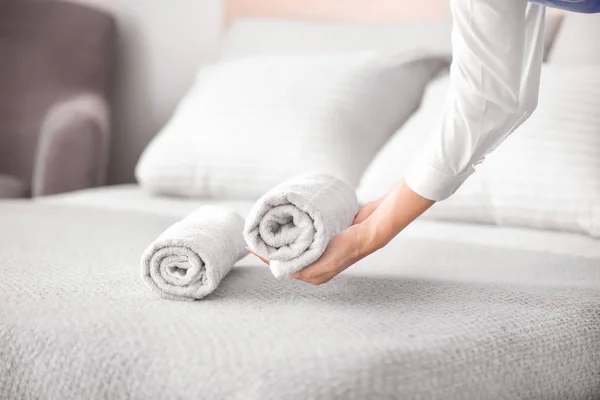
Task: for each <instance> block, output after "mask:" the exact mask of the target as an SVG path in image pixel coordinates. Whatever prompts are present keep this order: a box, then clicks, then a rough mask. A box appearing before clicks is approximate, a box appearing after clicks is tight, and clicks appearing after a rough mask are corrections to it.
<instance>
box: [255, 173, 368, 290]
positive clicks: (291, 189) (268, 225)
mask: <svg viewBox="0 0 600 400" xmlns="http://www.w3.org/2000/svg"><path fill="white" fill-rule="evenodd" d="M358 208H359V207H358V201H357V199H356V193H355V191H354V190H353V189H352V188H351V187H350V186H348V185H347V184H346V183H344V182H343V181H341V180H339V179H337V178H335V177H333V176H329V175H323V174H315V175H303V176H299V177H297V178H294V179H290V180H288V181H286V182H284V183H282V184H280V185H278V186H276V187H274V188H273V189H271V190H270V191H269V192H267V193H266V194H265V195H264V196H262V197H261V198H260V199H259V200H258V202H257V203H256V204H255V205H254V207H253V208H252V210H251V211H250V214H249V215H248V217H247V218H246V224H245V226H244V238H245V239H246V243H247V244H248V247H249V248H250V249H251V250H253V251H254V252H256V253H257V254H259V255H260V256H262V257H264V258H266V259H268V260H270V267H271V272H272V273H273V275H274V276H275V277H276V278H278V279H280V278H284V277H287V276H288V275H290V274H292V273H295V272H298V271H300V270H301V269H303V268H304V267H306V266H308V265H310V264H312V263H313V262H314V261H316V260H317V259H318V258H319V257H320V256H321V255H322V254H323V252H324V251H325V249H326V248H327V245H328V244H329V241H330V240H331V239H332V238H333V237H334V236H335V235H337V234H338V233H340V232H342V231H343V230H344V229H346V228H347V227H349V226H350V225H351V224H352V221H353V219H354V217H355V215H356V213H357V212H358Z"/></svg>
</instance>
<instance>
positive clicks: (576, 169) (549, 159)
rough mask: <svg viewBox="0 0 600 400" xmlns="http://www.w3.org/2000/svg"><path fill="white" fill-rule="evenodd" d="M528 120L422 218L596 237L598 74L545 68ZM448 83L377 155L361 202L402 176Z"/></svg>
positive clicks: (440, 84)
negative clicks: (533, 107)
mask: <svg viewBox="0 0 600 400" xmlns="http://www.w3.org/2000/svg"><path fill="white" fill-rule="evenodd" d="M542 71H543V73H542V83H541V90H540V98H539V105H538V108H537V110H536V111H535V113H534V114H533V116H532V117H531V118H530V119H529V120H528V121H527V122H525V123H524V124H523V125H522V126H521V127H520V128H519V129H518V130H517V131H516V132H514V133H513V134H512V135H511V136H510V137H509V138H508V139H506V141H505V142H504V143H503V144H502V145H501V146H500V147H499V148H498V149H496V151H494V152H493V153H492V154H490V155H489V156H488V157H487V159H486V161H485V162H484V163H483V164H481V165H480V167H479V168H478V169H477V172H476V173H475V174H474V175H473V176H472V177H471V178H469V179H468V180H467V181H466V182H465V184H464V185H463V186H462V187H461V188H460V189H459V190H458V191H457V192H456V193H455V194H454V195H453V196H451V197H450V198H449V199H447V200H445V201H443V202H440V203H438V204H436V205H434V206H433V207H432V208H431V209H430V210H429V211H428V212H427V213H426V214H425V215H424V217H426V218H435V219H450V220H458V221H468V222H482V223H493V224H499V225H516V226H525V227H531V228H540V229H558V230H566V231H576V232H583V233H587V234H590V235H592V236H595V237H600V74H598V68H597V67H585V66H582V67H558V66H544V68H543V70H542ZM447 87H448V78H447V77H445V78H442V79H439V80H438V81H436V82H435V83H434V84H432V85H431V87H430V88H429V89H428V91H427V93H426V94H425V97H424V100H423V105H422V107H421V108H420V109H419V111H418V112H417V113H415V115H414V116H413V117H412V118H411V119H410V120H409V121H408V122H407V123H406V124H405V125H404V126H403V128H402V129H401V130H400V131H399V132H397V133H396V134H395V135H394V136H393V137H392V139H390V141H389V142H388V143H387V144H386V145H385V146H384V148H383V149H382V150H381V151H380V152H379V154H378V155H377V156H376V157H375V160H374V161H373V162H372V163H371V165H370V166H369V167H368V169H367V171H366V173H365V174H364V176H363V178H362V182H361V185H360V188H359V191H358V193H359V198H360V199H361V201H363V202H365V201H368V200H372V199H375V198H378V197H380V196H381V195H382V194H384V193H385V192H386V191H387V190H389V189H390V188H391V187H392V186H393V185H394V184H396V183H397V182H398V180H399V179H400V178H401V177H402V176H403V174H404V172H405V171H406V169H407V166H408V164H409V163H410V161H411V160H412V158H413V154H415V153H416V152H417V151H418V150H419V148H420V146H422V145H423V143H424V142H425V140H426V139H427V136H428V135H429V133H430V132H431V130H432V129H433V128H434V126H435V124H436V123H437V122H438V121H439V120H440V116H441V112H442V107H443V103H444V98H445V96H446V92H447Z"/></svg>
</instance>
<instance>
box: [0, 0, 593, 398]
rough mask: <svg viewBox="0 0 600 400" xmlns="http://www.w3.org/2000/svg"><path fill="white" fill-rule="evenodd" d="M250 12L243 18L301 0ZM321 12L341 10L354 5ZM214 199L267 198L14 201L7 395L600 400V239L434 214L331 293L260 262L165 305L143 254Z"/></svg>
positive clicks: (0, 213)
mask: <svg viewBox="0 0 600 400" xmlns="http://www.w3.org/2000/svg"><path fill="white" fill-rule="evenodd" d="M359 3H360V2H351V3H349V4H350V6H348V7H343V8H344V9H345V11H346V12H345V13H343V19H356V18H358V17H359V16H360V12H358V11H357V10H359V9H360V6H359V5H358V4H359ZM392 3H393V2H387V1H378V2H372V3H370V4H372V7H373V8H374V11H373V10H372V11H371V12H372V13H370V14H369V15H370V16H373V15H380V14H378V13H377V11H376V10H377V7H381V8H379V10H380V12H381V10H389V9H390V8H389V7H391V6H390V5H391V4H392ZM399 3H403V2H399ZM248 4H249V3H248V2H244V1H234V0H232V1H231V2H230V3H229V5H228V8H227V10H228V12H227V18H228V19H229V20H230V19H232V18H234V17H235V16H236V15H255V14H259V15H267V14H268V15H272V16H277V17H284V16H288V17H289V16H294V15H296V16H297V12H298V11H297V10H298V9H299V8H298V5H299V4H300V2H298V1H289V2H273V1H266V0H264V1H256V2H254V4H255V7H250V8H248ZM282 4H283V5H285V4H288V6H282ZM319 4H329V6H323V7H322V8H321V9H319V8H315V10H319V12H320V13H322V14H319V15H320V16H321V17H322V18H331V12H332V9H336V7H337V9H338V10H339V8H340V4H341V2H338V1H331V2H323V3H319ZM363 4H364V3H363ZM431 4H432V5H433V3H431ZM336 5H337V6H336ZM353 10H354V11H353ZM363 10H364V9H363ZM396 10H405V9H402V8H401V7H400V8H398V9H396ZM419 10H420V11H419ZM424 10H426V8H423V9H421V8H420V7H418V10H417V11H415V12H417V13H419V12H424ZM436 10H438V9H437V8H436ZM267 11H268V12H267ZM335 15H340V14H339V12H338V13H337V14H335ZM385 15H386V17H388V18H390V17H392V15H393V14H391V13H390V12H386V13H385ZM403 16H404V14H402V13H400V14H399V16H398V17H397V18H396V19H402V17H403ZM308 17H310V18H316V17H318V16H315V15H310V16H308ZM370 18H371V17H370ZM206 204H221V205H227V206H229V207H232V208H234V209H235V210H237V211H238V212H239V213H240V214H241V215H246V214H247V213H248V211H249V210H250V208H251V207H252V205H253V201H251V200H221V199H213V200H206V199H199V198H184V197H172V196H171V197H167V196H156V195H152V194H150V193H149V192H148V191H147V190H144V189H142V188H141V187H140V186H138V185H136V184H128V185H117V186H112V187H103V188H95V189H88V190H83V191H79V192H74V193H67V194H61V195H54V196H49V197H44V198H38V199H35V200H32V201H25V200H12V201H3V202H2V203H0V224H1V226H0V243H1V245H0V275H1V277H2V278H1V279H0V304H1V305H0V398H1V399H10V400H13V399H116V400H119V399H192V398H194V399H334V398H343V399H391V398H402V399H544V400H545V399H598V398H600V246H599V245H598V244H599V242H598V240H597V239H595V238H593V237H590V236H589V235H584V234H581V233H574V232H561V231H556V230H548V229H531V228H525V227H508V226H494V225H489V224H476V223H467V222H457V221H442V220H438V219H423V220H419V221H417V222H416V223H414V224H413V225H411V226H410V227H409V228H408V229H406V230H405V231H404V232H403V233H402V234H401V235H400V236H398V237H397V238H396V239H394V240H393V241H392V242H391V243H390V244H389V245H388V246H386V247H385V248H384V249H382V250H381V251H379V252H377V253H375V254H374V255H372V256H371V257H369V258H367V259H364V260H362V261H361V262H359V263H358V264H357V265H355V266H353V267H352V268H351V269H349V270H347V271H346V272H345V273H344V274H342V275H340V276H339V277H337V278H336V279H334V280H333V281H331V282H330V283H328V284H326V285H323V286H317V287H315V286H310V285H308V284H305V283H303V282H300V281H289V280H283V281H278V280H275V279H274V278H273V276H272V275H271V274H270V272H269V269H268V268H267V267H266V266H265V265H263V264H262V263H261V262H260V261H259V260H257V259H256V258H253V257H250V256H248V257H246V258H244V259H243V260H241V261H240V262H239V263H238V264H236V266H235V268H234V269H233V271H232V272H231V273H230V274H229V275H228V276H227V277H226V279H225V280H224V281H223V282H222V284H221V285H220V287H219V288H218V289H217V291H216V292H214V293H213V294H212V295H211V296H209V297H207V298H205V299H204V300H202V301H197V302H189V303H188V302H176V301H166V300H162V299H159V298H157V297H156V296H155V295H154V294H153V293H152V292H151V291H149V290H148V289H147V288H146V287H145V286H144V284H143V282H142V280H141V277H140V256H141V254H142V252H143V251H144V249H145V248H146V247H147V246H148V244H149V243H150V242H151V241H152V240H153V239H155V238H156V237H157V236H158V235H159V234H160V233H161V232H163V231H164V230H165V229H166V228H167V227H168V226H170V225H171V224H173V223H174V222H175V221H177V220H179V219H181V218H182V217H184V216H185V215H187V214H188V213H190V212H191V211H193V210H195V209H196V208H198V207H200V206H203V205H206Z"/></svg>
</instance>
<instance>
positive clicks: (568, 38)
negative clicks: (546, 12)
mask: <svg viewBox="0 0 600 400" xmlns="http://www.w3.org/2000/svg"><path fill="white" fill-rule="evenodd" d="M599 39H600V14H579V13H567V15H565V17H564V18H563V22H562V26H561V27H560V29H559V31H558V34H557V35H556V39H555V43H554V45H553V48H552V51H551V52H550V57H549V60H548V62H549V63H550V64H557V65H558V64H560V65H600V40H599Z"/></svg>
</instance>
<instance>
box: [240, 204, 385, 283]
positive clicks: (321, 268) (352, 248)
mask: <svg viewBox="0 0 600 400" xmlns="http://www.w3.org/2000/svg"><path fill="white" fill-rule="evenodd" d="M382 200H383V199H381V200H377V201H372V202H369V203H367V204H365V205H364V206H363V207H361V209H360V210H359V211H358V213H357V214H356V217H355V218H354V221H353V223H352V226H350V227H349V228H348V229H346V230H344V231H343V232H342V233H340V234H339V235H337V236H336V237H334V238H333V239H332V240H331V241H330V242H329V245H328V246H327V249H326V250H325V252H324V253H323V254H322V255H321V257H320V258H319V259H318V260H317V261H315V262H314V263H312V264H311V265H309V266H307V267H305V268H304V269H302V270H301V271H299V272H297V273H295V274H292V275H290V276H289V277H290V278H292V279H299V280H302V281H305V282H307V283H311V284H313V285H320V284H323V283H326V282H328V281H330V280H331V279H333V278H334V277H335V276H336V275H338V274H339V273H340V272H342V271H344V270H345V269H347V268H348V267H350V266H351V265H352V264H354V263H356V262H357V261H359V260H360V259H362V258H364V257H365V256H366V255H368V254H369V253H370V252H369V251H368V248H369V245H368V244H369V240H368V237H367V235H366V231H365V226H364V225H361V223H362V222H364V221H365V220H366V219H367V218H368V217H369V216H370V215H371V214H372V213H373V212H374V211H375V210H376V209H377V206H379V204H380V203H381V201H382ZM248 251H249V252H250V253H252V254H254V255H255V256H256V257H258V258H260V259H261V260H262V261H263V262H264V263H265V264H269V260H267V259H265V258H264V257H261V256H260V255H258V254H256V253H255V252H254V251H252V250H250V249H248Z"/></svg>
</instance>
